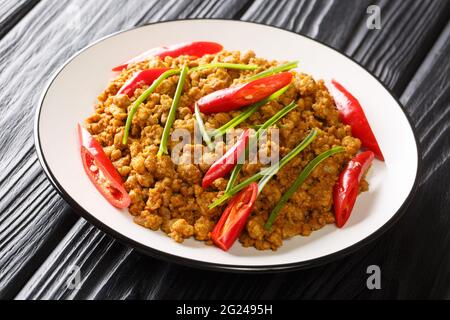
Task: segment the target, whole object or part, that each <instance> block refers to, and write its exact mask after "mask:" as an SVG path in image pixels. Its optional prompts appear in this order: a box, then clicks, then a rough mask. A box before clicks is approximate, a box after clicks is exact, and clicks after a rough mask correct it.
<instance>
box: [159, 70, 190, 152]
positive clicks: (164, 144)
mask: <svg viewBox="0 0 450 320" xmlns="http://www.w3.org/2000/svg"><path fill="white" fill-rule="evenodd" d="M188 70H189V68H188V67H187V66H186V65H184V66H183V68H182V69H181V74H180V79H179V80H178V85H177V89H176V91H175V96H174V97H173V100H172V106H171V107H170V110H169V115H168V116H167V121H166V125H165V126H164V131H163V135H162V138H161V143H160V145H159V151H158V154H157V156H158V157H161V156H162V155H163V154H168V153H169V152H168V150H167V145H168V144H169V136H170V129H171V128H172V125H173V122H174V121H175V116H176V113H177V109H178V105H179V104H180V98H181V93H182V92H183V87H184V82H185V80H186V76H187V73H188Z"/></svg>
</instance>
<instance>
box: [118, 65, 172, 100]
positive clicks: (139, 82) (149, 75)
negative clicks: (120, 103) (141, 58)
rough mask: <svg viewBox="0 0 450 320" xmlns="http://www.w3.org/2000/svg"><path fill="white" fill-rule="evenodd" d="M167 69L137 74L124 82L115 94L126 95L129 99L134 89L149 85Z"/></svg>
mask: <svg viewBox="0 0 450 320" xmlns="http://www.w3.org/2000/svg"><path fill="white" fill-rule="evenodd" d="M169 69H170V68H158V69H148V70H144V71H140V72H137V73H136V74H135V75H133V77H132V78H131V79H129V80H128V81H127V82H125V84H124V85H123V86H122V88H120V90H119V91H118V92H117V94H127V95H128V96H129V97H130V98H131V97H132V96H133V95H134V92H135V91H136V89H138V88H140V87H142V86H145V85H147V86H149V85H151V84H152V83H153V82H154V81H155V80H156V79H158V78H159V76H160V75H162V74H163V73H164V72H166V71H167V70H169Z"/></svg>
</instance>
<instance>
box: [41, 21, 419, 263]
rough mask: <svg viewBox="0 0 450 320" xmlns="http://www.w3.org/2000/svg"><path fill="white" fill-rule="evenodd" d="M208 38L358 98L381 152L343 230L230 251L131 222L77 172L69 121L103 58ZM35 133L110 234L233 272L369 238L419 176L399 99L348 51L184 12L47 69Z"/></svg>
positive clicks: (345, 249)
mask: <svg viewBox="0 0 450 320" xmlns="http://www.w3.org/2000/svg"><path fill="white" fill-rule="evenodd" d="M194 40H210V41H217V42H219V43H222V44H223V45H224V47H225V48H226V49H228V50H247V49H252V50H254V51H255V52H256V54H257V55H258V56H261V57H266V58H273V59H279V60H300V70H301V71H303V72H306V73H309V74H311V75H313V76H314V77H315V78H316V79H326V80H329V79H331V78H336V79H338V80H339V81H340V82H341V83H342V84H343V85H344V86H345V87H347V88H348V89H349V90H350V91H351V92H352V93H353V94H354V95H355V96H356V97H357V98H358V99H359V100H360V102H361V104H362V105H363V107H364V110H365V112H366V115H367V117H368V119H369V122H370V124H371V126H372V129H373V131H374V133H375V135H376V137H377V139H378V141H379V144H380V147H381V149H382V151H383V153H384V155H385V158H386V162H385V163H383V162H380V161H375V164H374V165H373V167H372V170H371V172H370V175H369V176H368V180H369V182H370V191H369V192H366V193H364V194H362V195H361V196H360V197H359V198H358V201H357V203H356V206H355V209H354V212H353V214H352V216H351V218H350V220H349V222H348V223H347V225H346V226H345V228H343V229H337V228H336V227H335V226H333V225H329V226H326V227H325V228H323V229H322V230H320V231H317V232H314V233H313V234H312V235H311V236H310V237H306V238H305V237H299V236H298V237H295V238H293V239H291V240H288V241H285V242H284V245H283V246H282V247H281V248H280V249H279V250H278V251H276V252H272V251H257V250H256V249H253V248H243V247H242V246H241V245H239V244H236V245H235V246H234V247H233V248H232V249H231V250H230V251H229V252H223V251H222V250H219V249H218V248H216V247H212V246H205V244H204V243H203V242H198V241H195V240H188V241H185V243H184V244H181V245H180V244H178V243H175V242H174V241H173V240H172V239H171V238H169V237H167V235H165V234H164V233H162V232H153V231H150V230H148V229H145V228H143V227H140V226H138V225H136V224H135V223H134V222H133V220H132V217H131V215H130V214H129V213H128V212H127V211H126V210H123V211H120V210H116V209H114V208H113V207H112V206H111V205H109V204H108V203H107V202H106V201H105V200H104V199H103V197H102V196H101V195H100V194H99V193H98V192H97V190H96V189H95V187H94V186H93V185H92V184H91V183H90V181H89V179H88V178H87V176H86V175H85V173H84V170H83V167H82V164H81V160H80V155H79V148H78V143H77V138H76V130H75V127H76V124H77V123H78V122H80V121H82V120H83V119H85V118H86V117H87V116H89V115H90V114H91V112H92V110H93V105H94V103H95V100H96V97H97V95H98V94H99V93H100V92H101V91H102V90H103V88H104V87H106V85H107V84H108V80H109V79H110V78H111V77H112V76H113V73H112V72H111V71H110V70H111V67H112V66H114V65H117V64H119V63H121V62H123V61H126V60H127V59H128V58H130V57H133V56H134V55H137V54H138V53H141V52H142V51H145V50H146V49H148V48H152V47H156V46H160V45H163V44H173V43H178V42H186V41H194ZM35 140H36V146H37V148H36V149H37V151H38V154H39V159H40V161H41V163H42V166H43V167H44V170H45V171H46V173H47V175H48V176H49V178H50V180H51V181H52V183H53V184H54V185H55V186H56V188H57V189H58V190H59V192H60V193H61V194H62V196H63V197H64V198H65V199H66V200H67V202H69V203H70V204H71V205H72V206H73V207H74V208H75V209H76V210H77V211H78V212H79V213H80V214H81V215H82V216H83V217H85V218H86V219H88V220H89V221H90V222H92V223H93V224H95V225H96V226H98V227H99V228H100V229H102V230H104V231H105V232H107V233H109V234H111V235H112V236H113V237H115V238H117V239H119V240H121V241H123V242H125V243H127V244H129V245H131V246H133V247H135V248H137V249H139V250H141V251H144V252H146V253H149V254H151V255H154V256H157V257H161V258H167V259H169V260H171V261H176V262H179V263H183V264H188V265H193V266H199V267H205V268H214V269H222V270H223V269H227V270H240V271H275V270H288V269H289V270H290V269H294V268H301V267H308V266H312V265H317V264H321V263H325V262H328V261H331V260H332V259H335V258H337V257H341V256H343V255H345V254H347V253H349V252H351V251H353V250H355V249H357V248H359V247H361V246H362V245H363V244H365V243H367V242H368V241H369V240H370V239H373V238H375V236H376V235H379V234H380V233H381V232H382V231H383V230H386V229H387V227H389V226H390V225H392V224H393V223H394V222H395V221H396V220H397V219H398V217H399V215H400V213H401V212H402V211H404V209H405V207H406V205H407V203H408V202H409V199H410V198H411V196H412V194H413V191H414V190H415V187H416V184H417V176H418V171H419V157H418V148H417V143H416V139H415V136H414V132H413V130H412V127H411V125H410V123H409V121H408V118H407V117H406V115H405V113H404V111H403V109H402V107H401V105H400V104H399V102H398V101H397V100H396V99H395V98H394V97H393V96H392V95H391V94H390V93H389V91H388V90H387V89H386V88H385V87H384V86H383V85H382V84H381V83H380V82H379V81H378V80H377V79H376V78H375V77H374V76H372V75H371V74H370V73H369V72H367V71H366V70H365V69H364V68H362V67H361V66H360V65H358V64H357V63H356V62H354V61H352V60H351V59H350V58H348V57H346V56H344V55H343V54H341V53H339V52H337V51H335V50H334V49H332V48H330V47H328V46H326V45H323V44H321V43H319V42H317V41H315V40H312V39H309V38H307V37H304V36H300V35H297V34H295V33H292V32H289V31H285V30H281V29H278V28H274V27H269V26H264V25H260V24H255V23H248V22H237V21H227V20H182V21H171V22H164V23H157V24H151V25H146V26H143V27H140V28H137V29H133V30H129V31H126V32H121V33H117V34H114V35H112V36H109V37H107V38H104V39H102V40H100V41H98V42H96V43H94V44H92V45H90V46H89V47H87V48H85V49H83V50H82V51H80V52H79V53H77V54H76V55H75V56H74V57H72V58H71V59H69V61H68V62H66V63H65V64H64V66H63V67H62V68H61V69H60V70H59V71H58V72H57V73H56V74H55V75H54V77H53V78H52V80H51V81H50V84H49V85H48V87H47V88H46V89H45V91H44V94H43V97H42V100H41V102H40V104H39V106H38V108H37V115H36V125H35Z"/></svg>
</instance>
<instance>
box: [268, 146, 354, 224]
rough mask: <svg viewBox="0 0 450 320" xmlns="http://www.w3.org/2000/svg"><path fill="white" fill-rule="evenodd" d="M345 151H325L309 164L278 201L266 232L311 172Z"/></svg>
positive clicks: (341, 149)
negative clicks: (326, 160) (323, 162)
mask: <svg viewBox="0 0 450 320" xmlns="http://www.w3.org/2000/svg"><path fill="white" fill-rule="evenodd" d="M344 151H345V149H344V148H343V147H334V148H332V149H330V150H328V151H325V152H323V153H321V154H320V155H318V156H317V157H316V158H315V159H314V160H313V161H311V162H310V163H308V165H307V166H306V167H305V168H304V169H303V170H302V172H301V173H300V175H299V176H298V177H297V179H295V181H294V183H293V184H292V186H291V187H290V188H289V190H287V191H286V193H285V194H284V195H283V196H282V197H281V199H280V201H278V203H277V205H276V206H275V208H274V209H273V210H272V213H271V214H270V216H269V219H268V220H267V222H266V224H265V225H264V228H265V229H266V230H270V228H271V227H272V225H273V223H274V222H275V219H276V218H277V216H278V213H279V212H280V210H281V209H282V208H283V206H284V205H285V204H286V203H287V202H288V201H289V199H290V198H291V197H292V195H293V194H294V193H295V192H296V191H297V190H298V188H300V186H301V185H302V184H303V182H305V180H306V179H307V178H308V176H309V175H310V174H311V172H313V171H314V169H315V168H317V166H318V165H319V164H320V163H322V161H324V160H325V159H327V158H328V157H331V156H332V155H334V154H336V153H340V152H344Z"/></svg>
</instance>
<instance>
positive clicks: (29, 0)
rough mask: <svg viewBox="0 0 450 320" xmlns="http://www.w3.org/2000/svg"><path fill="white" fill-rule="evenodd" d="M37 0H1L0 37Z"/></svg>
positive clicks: (31, 7)
mask: <svg viewBox="0 0 450 320" xmlns="http://www.w3.org/2000/svg"><path fill="white" fill-rule="evenodd" d="M38 2H39V0H17V1H3V2H2V3H1V5H0V39H1V38H3V36H4V35H5V34H7V33H8V32H9V30H11V28H12V27H14V26H15V25H16V24H17V23H18V22H19V21H20V19H22V18H23V17H24V16H25V15H26V14H27V13H28V12H29V11H30V10H31V9H33V7H34V6H35V5H36V4H37V3H38Z"/></svg>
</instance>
